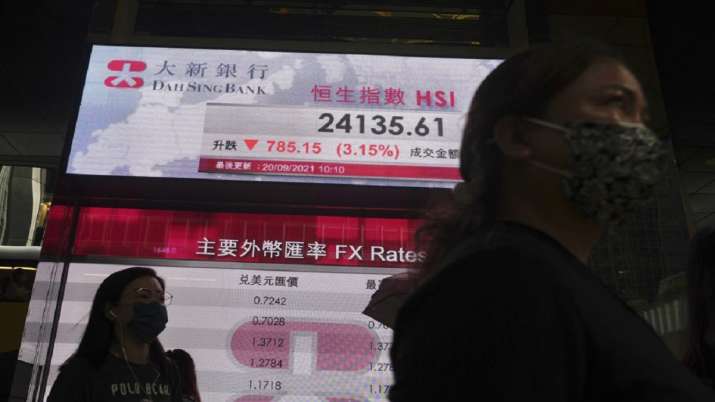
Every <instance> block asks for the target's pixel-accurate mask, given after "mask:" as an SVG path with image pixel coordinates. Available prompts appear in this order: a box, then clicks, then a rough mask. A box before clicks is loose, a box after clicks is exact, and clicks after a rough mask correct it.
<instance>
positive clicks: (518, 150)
mask: <svg viewBox="0 0 715 402" xmlns="http://www.w3.org/2000/svg"><path fill="white" fill-rule="evenodd" d="M521 126H522V125H521V124H520V119H519V118H517V117H515V116H504V117H502V118H500V119H499V120H497V122H496V124H494V142H495V143H496V144H497V146H498V147H499V149H501V151H502V153H504V155H505V156H506V157H507V158H511V159H518V160H523V159H528V158H529V157H530V156H531V146H530V145H529V144H528V143H527V142H526V141H525V138H524V137H525V136H524V132H523V130H522V127H521Z"/></svg>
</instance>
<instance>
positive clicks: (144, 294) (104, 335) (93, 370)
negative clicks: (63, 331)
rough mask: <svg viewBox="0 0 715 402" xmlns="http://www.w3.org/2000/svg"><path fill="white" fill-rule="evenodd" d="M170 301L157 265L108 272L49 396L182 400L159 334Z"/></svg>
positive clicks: (69, 401)
mask: <svg viewBox="0 0 715 402" xmlns="http://www.w3.org/2000/svg"><path fill="white" fill-rule="evenodd" d="M170 302H171V295H170V294H169V293H167V292H166V291H165V286H164V280H163V279H162V278H160V277H159V276H157V275H156V272H155V271H154V270H153V269H150V268H142V267H132V268H127V269H124V270H121V271H118V272H114V273H112V274H111V275H109V276H108V277H107V278H106V279H105V280H104V281H103V282H102V283H101V284H100V285H99V289H98V290H97V293H96V294H95V296H94V301H93V302H92V310H91V311H90V314H89V321H88V323H87V328H86V329H85V332H84V335H83V336H82V339H81V341H80V344H79V347H78V348H77V351H76V352H75V353H74V354H73V355H72V356H71V357H70V358H69V359H68V360H67V361H66V362H65V364H64V365H62V367H60V373H59V375H58V377H57V379H56V380H55V383H54V385H53V386H52V390H51V391H50V396H49V398H48V401H49V402H100V401H101V402H110V401H111V402H115V401H116V402H120V401H121V402H181V386H180V380H179V375H178V371H177V370H176V367H175V365H174V364H173V363H172V362H171V361H170V360H169V359H168V358H167V356H166V355H165V353H164V348H163V347H162V345H161V343H160V342H159V340H158V339H157V336H158V335H159V334H160V333H161V332H162V331H163V330H164V328H165V327H166V323H167V321H168V317H167V312H166V305H167V304H169V303H170Z"/></svg>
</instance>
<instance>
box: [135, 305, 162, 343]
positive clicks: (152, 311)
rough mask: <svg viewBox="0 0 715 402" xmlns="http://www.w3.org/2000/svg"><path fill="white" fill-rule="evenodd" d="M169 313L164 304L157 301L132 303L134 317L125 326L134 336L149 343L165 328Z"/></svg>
mask: <svg viewBox="0 0 715 402" xmlns="http://www.w3.org/2000/svg"><path fill="white" fill-rule="evenodd" d="M168 321H169V315H168V314H167V312H166V306H164V305H163V304H159V303H136V304H134V317H133V318H132V320H131V321H129V325H128V326H127V327H128V328H129V330H130V331H131V332H132V334H133V335H134V337H135V338H136V339H138V340H139V341H142V342H144V343H150V342H152V341H153V340H154V339H156V337H157V336H159V334H160V333H161V332H162V331H163V330H164V328H166V323H167V322H168Z"/></svg>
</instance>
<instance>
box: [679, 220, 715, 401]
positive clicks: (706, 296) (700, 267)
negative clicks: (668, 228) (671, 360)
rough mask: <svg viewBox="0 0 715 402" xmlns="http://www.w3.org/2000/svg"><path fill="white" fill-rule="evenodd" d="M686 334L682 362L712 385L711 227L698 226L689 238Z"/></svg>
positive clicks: (714, 285) (714, 299) (714, 273)
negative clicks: (690, 238)
mask: <svg viewBox="0 0 715 402" xmlns="http://www.w3.org/2000/svg"><path fill="white" fill-rule="evenodd" d="M688 336H689V338H688V345H687V346H688V347H687V350H686V352H685V358H684V359H683V360H684V363H685V365H686V366H687V367H689V368H690V369H691V370H692V371H693V372H694V373H695V374H696V375H697V376H698V377H700V378H701V379H702V380H703V382H705V383H706V384H708V385H709V386H710V387H713V388H715V227H704V228H701V229H700V230H698V232H697V233H696V234H695V236H694V237H693V239H692V240H691V242H690V258H689V260H688Z"/></svg>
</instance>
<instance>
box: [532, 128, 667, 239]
mask: <svg viewBox="0 0 715 402" xmlns="http://www.w3.org/2000/svg"><path fill="white" fill-rule="evenodd" d="M526 120H528V121H530V122H532V123H535V124H538V125H540V126H543V127H547V128H551V129H554V130H557V131H560V132H562V133H564V139H565V140H566V143H567V145H568V147H569V151H570V155H571V160H572V161H573V169H572V170H571V171H564V170H561V169H558V168H555V167H553V166H548V165H545V164H543V163H541V162H537V161H531V163H532V164H533V165H535V166H537V167H540V168H542V169H545V170H548V171H551V172H554V173H557V174H559V175H561V176H563V178H562V180H561V185H562V190H563V192H564V195H565V196H566V198H567V199H569V200H570V201H571V202H573V203H574V204H575V205H576V206H577V208H578V209H579V210H580V211H581V212H582V213H583V214H584V215H585V216H587V217H588V218H592V219H595V220H596V221H597V222H599V223H601V224H603V225H605V226H611V225H615V224H618V223H620V222H621V221H622V220H623V218H624V217H625V216H626V215H627V214H629V213H632V212H633V211H635V210H636V209H637V208H638V207H639V206H642V205H643V204H645V203H647V202H648V201H649V200H651V199H652V198H653V195H654V188H655V185H656V184H657V182H658V181H659V180H660V178H661V177H662V174H663V167H664V166H665V163H666V160H665V157H666V153H665V150H664V147H663V143H662V142H661V141H660V139H658V137H657V136H656V135H655V133H653V132H652V131H651V130H650V129H648V128H647V127H645V126H644V125H642V124H628V123H618V124H616V123H597V122H579V123H568V124H566V125H564V126H561V125H558V124H554V123H550V122H548V121H544V120H540V119H535V118H526Z"/></svg>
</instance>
